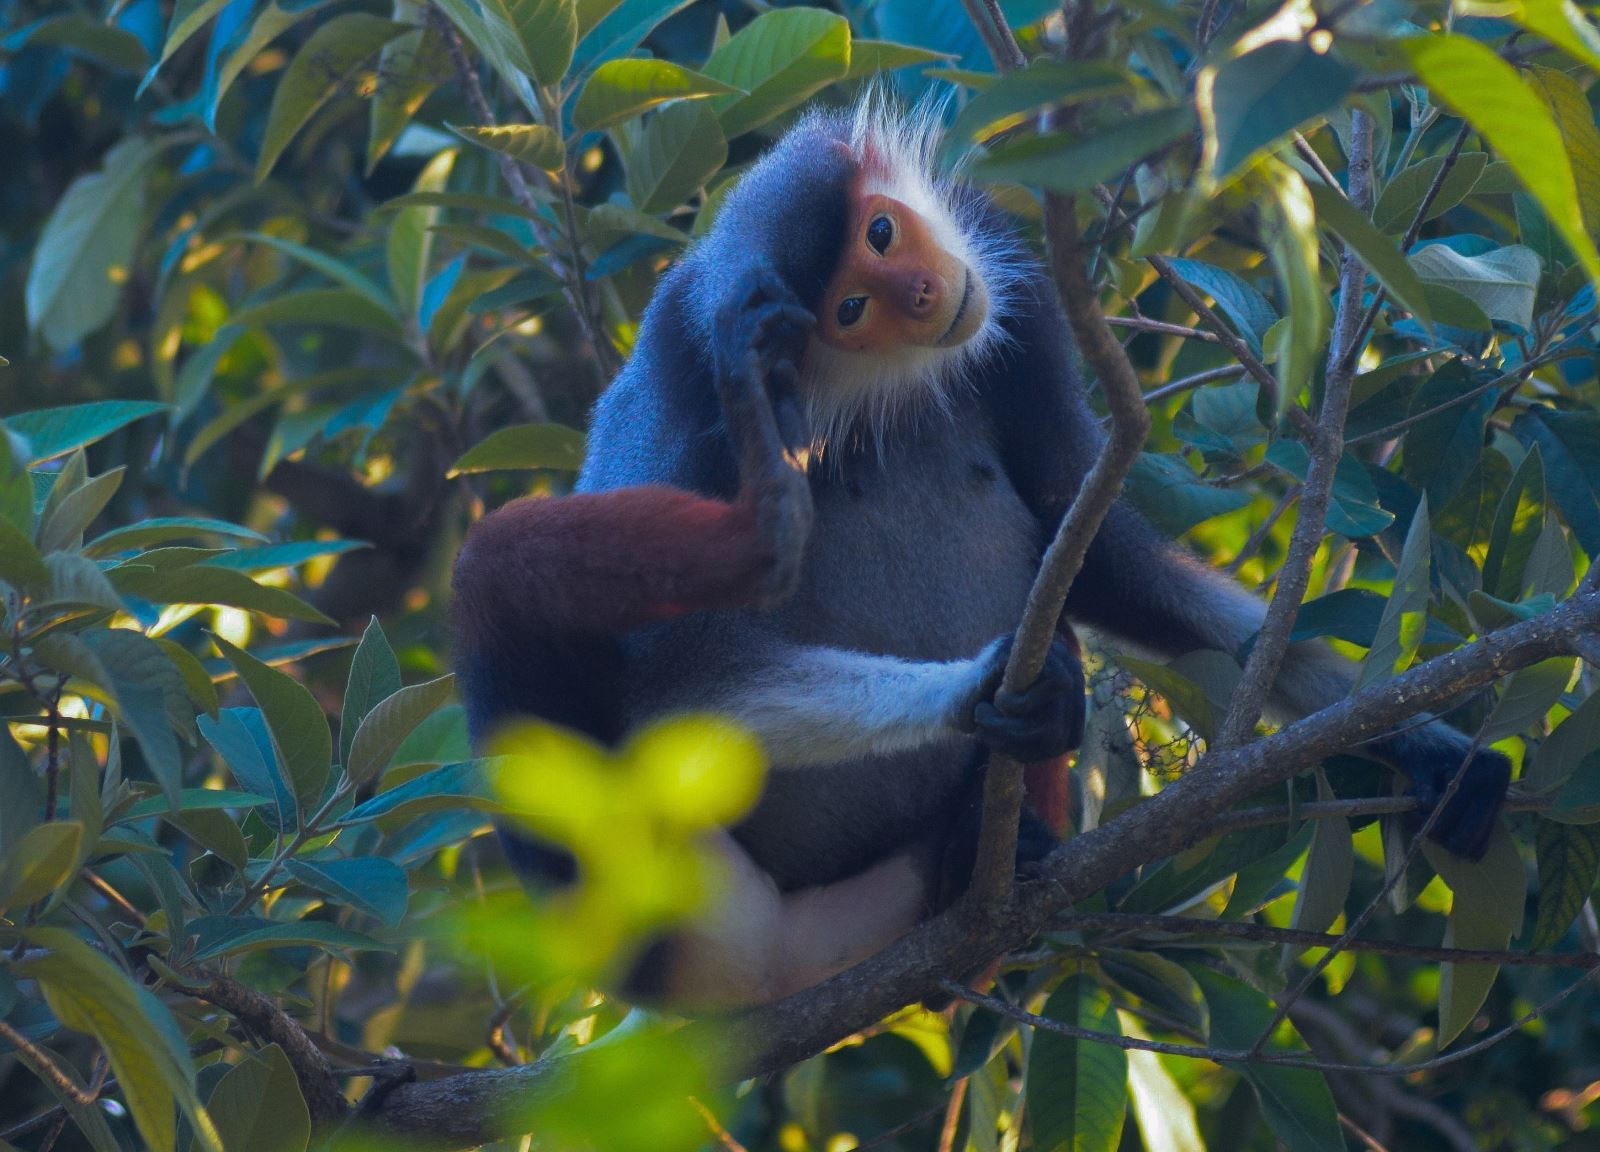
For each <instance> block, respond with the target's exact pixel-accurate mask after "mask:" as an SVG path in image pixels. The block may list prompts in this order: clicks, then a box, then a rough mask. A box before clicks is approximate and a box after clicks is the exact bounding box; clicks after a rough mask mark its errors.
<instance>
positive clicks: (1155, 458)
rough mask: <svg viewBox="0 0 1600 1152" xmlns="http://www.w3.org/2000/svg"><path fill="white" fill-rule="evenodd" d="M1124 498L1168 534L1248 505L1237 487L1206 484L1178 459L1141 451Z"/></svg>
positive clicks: (1247, 496) (1185, 530)
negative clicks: (1126, 495) (1126, 496)
mask: <svg viewBox="0 0 1600 1152" xmlns="http://www.w3.org/2000/svg"><path fill="white" fill-rule="evenodd" d="M1128 498H1129V499H1130V500H1131V501H1132V502H1133V503H1134V505H1135V506H1136V507H1137V508H1138V509H1139V511H1140V512H1142V513H1144V515H1145V516H1146V517H1148V518H1149V519H1150V520H1151V521H1152V522H1153V523H1154V524H1155V525H1156V527H1158V528H1160V529H1161V530H1162V531H1164V532H1167V533H1169V534H1171V535H1174V536H1176V535H1179V534H1181V533H1184V532H1187V531H1188V530H1189V529H1190V528H1193V527H1194V526H1195V525H1196V524H1199V523H1201V522H1203V521H1206V520H1209V519H1211V518H1212V517H1213V516H1221V515H1223V514H1224V513H1227V512H1233V511H1236V510H1237V509H1240V508H1243V507H1244V506H1245V505H1246V504H1248V503H1250V499H1251V497H1250V494H1249V493H1248V492H1243V491H1240V490H1239V489H1237V488H1220V487H1218V486H1217V485H1215V484H1207V483H1205V482H1204V481H1203V480H1201V479H1200V478H1199V477H1198V476H1196V475H1195V474H1194V470H1193V469H1191V468H1190V467H1189V465H1188V464H1186V463H1184V461H1183V459H1182V458H1181V457H1179V456H1175V455H1170V454H1168V453H1165V452H1141V453H1140V454H1139V458H1138V459H1137V460H1135V461H1134V464H1133V470H1132V471H1131V472H1129V474H1128Z"/></svg>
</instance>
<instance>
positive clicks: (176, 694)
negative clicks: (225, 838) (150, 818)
mask: <svg viewBox="0 0 1600 1152" xmlns="http://www.w3.org/2000/svg"><path fill="white" fill-rule="evenodd" d="M83 642H84V643H85V644H87V645H88V646H89V647H90V648H91V649H92V650H93V651H94V655H95V657H96V659H98V660H99V661H100V664H101V666H102V667H103V668H105V670H106V673H107V675H109V676H110V677H111V681H112V683H111V684H110V685H109V687H110V688H112V689H113V690H114V693H115V699H116V711H117V719H118V720H120V721H121V722H122V724H123V725H124V726H125V727H126V728H127V730H128V731H129V732H130V733H131V734H132V735H133V737H134V739H136V740H138V741H139V749H140V751H141V752H143V753H144V761H145V765H146V766H147V767H148V768H149V769H150V774H151V775H152V776H154V777H155V778H156V781H157V783H159V784H160V785H161V789H162V791H163V792H164V793H165V794H166V797H167V800H168V801H169V803H170V804H171V805H173V806H174V807H176V805H177V803H178V795H179V787H180V783H181V781H182V777H183V756H182V753H181V752H180V751H179V748H178V736H179V734H180V733H183V734H184V735H185V736H189V737H191V738H192V733H193V730H194V728H193V725H194V713H193V710H192V707H191V705H190V703H189V694H188V691H187V690H186V689H185V687H184V683H183V675H182V673H180V672H179V671H178V669H177V667H176V666H175V665H174V664H173V663H172V661H171V660H170V659H168V657H167V654H166V652H165V651H163V650H162V648H161V645H159V644H157V643H156V642H155V641H154V640H152V639H150V638H149V637H148V636H145V635H143V634H142V633H139V632H134V631H132V630H131V629H127V628H96V629H92V630H90V631H88V632H85V633H84V634H83Z"/></svg>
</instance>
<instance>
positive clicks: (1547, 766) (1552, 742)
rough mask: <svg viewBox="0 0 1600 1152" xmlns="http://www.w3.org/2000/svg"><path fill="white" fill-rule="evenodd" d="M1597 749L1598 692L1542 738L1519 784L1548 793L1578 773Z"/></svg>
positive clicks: (1599, 732) (1599, 739)
mask: <svg viewBox="0 0 1600 1152" xmlns="http://www.w3.org/2000/svg"><path fill="white" fill-rule="evenodd" d="M1595 748H1600V692H1596V693H1594V694H1593V695H1591V696H1589V697H1588V698H1587V699H1586V700H1584V702H1583V703H1582V704H1580V705H1578V707H1577V708H1576V709H1575V710H1574V711H1573V713H1572V715H1570V716H1568V717H1567V718H1566V719H1565V720H1563V721H1562V722H1561V723H1560V724H1557V725H1556V727H1555V731H1553V732H1551V733H1550V735H1549V736H1547V737H1546V738H1545V741H1544V743H1543V744H1541V745H1540V746H1539V750H1538V751H1537V752H1536V753H1535V754H1534V757H1533V764H1532V765H1531V766H1526V767H1524V769H1523V773H1522V784H1523V786H1524V787H1526V788H1528V789H1530V790H1531V791H1534V792H1549V791H1551V790H1552V789H1554V788H1557V787H1559V786H1560V785H1561V784H1562V783H1563V782H1565V781H1566V780H1567V779H1569V778H1570V777H1571V776H1572V774H1573V773H1574V772H1576V771H1577V769H1578V765H1579V763H1580V762H1581V761H1582V760H1583V758H1584V757H1585V756H1586V755H1588V754H1589V752H1590V751H1591V750H1592V749H1595Z"/></svg>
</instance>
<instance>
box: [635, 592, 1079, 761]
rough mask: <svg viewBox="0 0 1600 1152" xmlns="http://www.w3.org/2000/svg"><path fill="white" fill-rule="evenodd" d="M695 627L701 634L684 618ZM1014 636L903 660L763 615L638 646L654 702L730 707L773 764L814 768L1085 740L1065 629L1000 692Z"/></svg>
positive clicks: (1030, 754)
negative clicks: (959, 653)
mask: <svg viewBox="0 0 1600 1152" xmlns="http://www.w3.org/2000/svg"><path fill="white" fill-rule="evenodd" d="M680 628H681V629H693V630H694V635H693V636H692V638H691V637H690V636H688V635H687V634H685V633H684V632H681V631H679V629H680ZM1009 644H1010V638H1009V637H1003V638H1001V639H999V640H996V641H995V642H994V643H992V644H990V645H989V646H988V647H986V648H985V649H984V650H983V651H982V652H980V653H979V654H978V655H976V656H974V657H972V658H971V659H967V660H949V661H919V660H902V659H899V658H898V657H894V656H882V655H876V654H873V653H868V652H859V651H854V650H850V649H844V648H832V647H827V646H823V645H814V644H798V643H794V642H792V641H789V640H787V639H785V638H783V637H781V636H779V635H777V634H776V633H775V631H774V630H773V629H771V628H770V627H768V626H767V622H766V621H764V620H762V619H760V618H759V617H753V616H750V615H742V616H740V617H725V618H722V619H719V620H715V621H709V620H708V621H689V622H685V623H684V624H682V625H671V626H669V627H668V628H666V629H665V630H662V631H660V632H659V633H658V634H656V635H654V636H652V637H650V638H649V640H648V642H647V643H646V644H645V645H644V646H643V647H642V648H641V649H639V650H638V651H637V652H636V656H637V658H638V663H639V668H640V673H641V674H640V681H641V685H640V687H641V691H639V692H638V693H636V703H637V706H638V707H640V708H642V710H644V711H646V712H649V713H652V714H654V713H660V712H669V711H675V710H681V709H689V708H701V709H709V710H711V711H714V712H720V713H722V714H724V715H727V716H729V717H731V718H733V719H735V720H737V721H739V722H740V723H742V724H744V725H745V726H747V727H748V728H750V729H751V730H752V731H754V732H755V733H756V734H757V735H758V736H759V737H760V738H761V740H762V743H763V744H764V745H765V747H766V749H767V754H768V755H769V756H770V757H771V758H772V763H773V767H775V768H779V769H783V768H807V767H817V766H825V765H833V764H839V763H842V762H848V761H852V760H859V759H861V758H863V757H867V756H871V755H877V754H884V753H892V752H901V751H907V750H911V749H916V748H924V747H928V746H930V745H936V744H939V743H943V742H946V741H952V740H957V739H959V738H961V737H962V736H964V735H966V736H971V735H976V736H978V737H979V738H981V739H982V740H983V741H984V743H985V744H987V745H988V746H990V747H992V748H996V749H998V750H1000V751H1003V752H1006V753H1008V754H1010V755H1013V756H1016V757H1017V758H1019V759H1023V760H1045V759H1049V758H1051V757H1054V756H1059V755H1061V754H1062V753H1064V752H1066V751H1068V750H1070V749H1072V748H1075V747H1077V744H1078V741H1079V739H1080V737H1081V735H1082V730H1083V687H1082V686H1083V671H1082V667H1081V665H1080V664H1079V663H1078V659H1077V655H1076V652H1075V651H1074V650H1073V649H1072V648H1071V647H1070V646H1069V645H1068V644H1066V643H1065V642H1064V641H1058V642H1057V643H1056V644H1055V645H1054V646H1053V647H1052V648H1051V652H1050V657H1049V659H1048V660H1047V662H1046V666H1045V670H1044V671H1043V672H1042V673H1041V674H1040V677H1039V680H1038V681H1037V682H1036V683H1035V684H1034V685H1033V687H1031V688H1030V689H1029V691H1028V692H1027V693H1025V694H1024V695H1022V696H1021V697H1018V698H1016V699H1013V700H1008V701H1006V702H1005V705H1004V707H1003V708H998V707H996V706H995V705H994V704H992V703H991V702H990V697H992V696H993V695H994V691H995V688H996V687H997V686H998V684H999V682H1000V678H1001V675H1002V673H1003V672H1004V670H1005V661H1006V657H1007V656H1008V654H1009Z"/></svg>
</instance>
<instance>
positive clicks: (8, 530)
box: [0, 520, 50, 592]
mask: <svg viewBox="0 0 1600 1152" xmlns="http://www.w3.org/2000/svg"><path fill="white" fill-rule="evenodd" d="M0 580H4V581H5V582H6V583H7V584H10V585H11V586H12V587H14V588H18V589H20V590H22V591H24V592H42V591H44V590H45V589H48V588H49V587H50V569H48V568H46V567H45V565H44V557H42V556H40V555H39V549H37V548H35V547H34V546H33V541H32V540H30V539H28V537H27V536H25V535H23V532H22V529H20V528H18V527H17V526H16V525H15V524H13V523H12V522H11V521H10V520H0Z"/></svg>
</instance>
